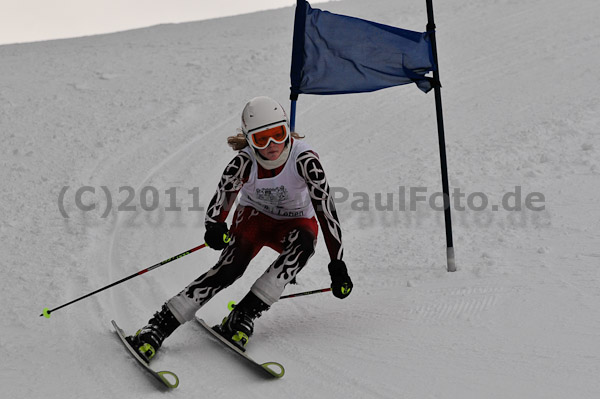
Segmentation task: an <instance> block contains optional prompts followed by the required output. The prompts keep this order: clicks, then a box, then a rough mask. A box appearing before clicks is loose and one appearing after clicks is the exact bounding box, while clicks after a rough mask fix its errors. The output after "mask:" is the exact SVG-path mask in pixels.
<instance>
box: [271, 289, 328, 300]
mask: <svg viewBox="0 0 600 399" xmlns="http://www.w3.org/2000/svg"><path fill="white" fill-rule="evenodd" d="M329 291H331V288H321V289H320V290H314V291H306V292H297V293H295V294H289V295H284V296H281V297H279V299H285V298H295V297H297V296H304V295H312V294H318V293H320V292H329Z"/></svg>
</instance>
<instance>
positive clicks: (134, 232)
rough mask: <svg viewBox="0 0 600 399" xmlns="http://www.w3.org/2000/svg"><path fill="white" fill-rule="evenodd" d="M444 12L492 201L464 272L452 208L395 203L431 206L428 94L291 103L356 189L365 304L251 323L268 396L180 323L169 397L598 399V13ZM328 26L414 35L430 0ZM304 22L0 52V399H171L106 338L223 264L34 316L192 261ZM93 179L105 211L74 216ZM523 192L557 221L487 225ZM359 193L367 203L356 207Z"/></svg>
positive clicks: (521, 214)
mask: <svg viewBox="0 0 600 399" xmlns="http://www.w3.org/2000/svg"><path fill="white" fill-rule="evenodd" d="M435 3H437V4H434V6H435V8H436V22H437V25H438V45H439V58H440V68H441V78H442V83H443V90H442V96H443V101H444V116H445V122H446V132H447V149H448V166H449V171H450V184H451V188H453V189H454V188H459V189H460V190H461V192H462V193H464V194H466V196H467V197H468V196H469V195H470V194H472V193H482V194H483V193H484V194H485V195H487V198H489V206H488V207H487V208H486V209H485V210H481V211H475V210H472V209H469V207H466V209H464V210H462V211H459V210H453V222H454V238H455V247H456V254H457V265H458V267H459V271H458V272H456V273H447V272H446V271H445V239H444V230H443V216H442V214H441V212H437V211H434V210H432V209H430V207H429V206H427V204H426V203H422V202H421V203H419V204H418V207H417V209H416V210H415V211H404V212H401V211H400V210H399V209H398V208H399V206H400V198H399V195H398V194H397V193H398V192H399V190H400V187H406V190H409V188H410V187H423V188H426V189H427V195H428V196H430V195H431V194H433V193H434V192H436V191H439V190H440V187H441V183H440V177H439V161H438V159H439V158H438V149H437V135H436V125H435V109H434V102H433V94H432V93H431V94H428V95H425V94H423V93H421V92H420V91H419V90H417V89H416V88H415V87H407V86H405V87H399V88H393V89H387V90H383V91H379V92H375V93H371V94H361V95H346V96H330V97H319V96H301V98H300V101H299V102H298V112H299V114H298V120H297V130H298V131H300V132H301V133H304V134H306V136H307V141H308V142H310V143H311V144H312V145H313V146H314V147H315V148H316V149H317V151H318V152H319V153H320V155H321V158H322V161H323V163H324V166H325V168H326V170H327V173H328V176H329V180H330V183H331V185H332V186H335V187H336V188H337V190H338V194H339V195H340V196H343V194H344V192H347V193H348V198H347V199H346V200H345V201H340V203H339V204H338V210H339V215H340V218H341V222H342V225H343V228H344V240H345V260H346V262H347V264H348V267H349V269H350V271H351V276H352V278H353V280H354V282H355V291H354V292H353V294H352V295H351V296H350V297H348V298H347V299H346V300H344V301H340V300H337V299H336V298H334V297H333V296H331V295H329V294H321V295H314V296H310V297H304V298H295V299H286V300H282V301H281V302H280V303H278V304H276V305H275V306H274V307H273V308H272V309H271V310H270V311H269V312H267V313H266V314H265V315H264V316H263V317H262V318H261V319H260V322H259V323H257V328H256V330H257V331H256V333H255V336H254V338H253V343H252V347H251V348H250V349H249V353H250V354H251V355H253V356H254V357H256V358H257V359H258V360H265V361H266V360H277V361H281V362H282V363H283V364H284V365H285V366H286V376H285V377H284V378H283V379H282V380H279V381H265V380H262V379H259V378H256V376H255V375H254V374H253V373H251V372H249V371H248V370H247V368H246V367H245V365H244V364H242V363H239V362H237V360H236V359H235V358H234V357H232V356H230V355H229V354H228V353H226V352H224V350H223V349H222V348H221V347H219V346H218V345H216V344H215V343H214V342H211V341H210V340H209V339H207V338H206V337H205V336H204V335H201V334H200V333H199V328H198V327H197V326H195V325H193V324H189V325H186V326H184V327H182V328H180V329H179V330H178V331H177V332H176V333H175V334H174V335H173V336H172V337H171V338H169V340H168V341H166V343H165V346H164V347H163V350H161V353H160V356H159V357H158V358H157V359H156V361H155V366H156V367H157V368H167V369H171V370H173V371H175V372H177V374H178V375H179V377H180V379H181V385H180V387H179V388H178V389H177V390H175V391H172V392H169V394H168V395H170V396H171V397H181V398H184V397H186V398H187V397H190V396H202V397H204V396H206V397H211V398H231V397H248V398H254V397H256V398H258V397H286V398H314V397H330V398H345V399H350V398H398V397H402V398H507V397H511V398H566V397H573V398H596V397H598V395H599V394H600V382H599V379H598V374H599V372H600V289H599V288H598V287H599V282H600V271H599V270H600V269H599V268H598V265H599V260H600V249H599V248H598V242H599V238H600V233H599V230H598V225H599V222H600V210H599V208H598V206H597V204H596V203H597V197H598V194H599V193H600V167H599V163H600V161H599V157H598V151H599V150H600V139H599V137H600V135H599V133H600V132H599V127H600V113H599V111H600V101H599V99H598V94H597V93H598V89H600V77H599V75H598V74H597V71H596V70H597V68H596V67H597V65H599V64H600V53H599V51H598V48H599V45H600V27H599V26H598V24H597V23H596V19H597V15H598V13H599V12H600V4H598V2H596V1H592V0H572V1H571V2H564V1H559V0H545V1H541V0H530V1H527V2H522V1H515V0H495V1H490V2H480V1H474V0H466V1H462V2H460V3H458V4H456V2H454V3H448V2H435ZM324 8H326V9H328V10H330V11H333V12H338V13H342V14H348V15H354V16H357V17H362V18H365V19H371V20H375V21H378V22H382V23H387V24H391V25H395V26H400V27H403V28H406V29H413V30H422V29H424V25H425V23H426V17H425V2H424V1H422V2H410V1H397V0H395V1H392V0H376V1H375V0H374V1H370V2H368V3H367V2H364V1H359V0H346V1H340V2H335V3H328V4H327V5H326V7H324ZM293 12H294V10H293V8H285V9H280V10H275V11H266V12H260V13H254V14H248V15H243V16H237V17H232V18H223V19H216V20H209V21H202V22H196V23H186V24H177V25H161V26H156V27H152V28H147V29H139V30H133V31H128V32H122V33H116V34H110V35H101V36H93V37H85V38H80V39H71V40H60V41H50V42H43V43H32V44H25V45H8V46H0V60H1V62H0V137H1V143H2V144H1V145H2V147H1V157H0V159H1V160H0V162H1V168H0V176H1V181H2V191H1V197H0V198H1V204H2V207H1V208H0V245H1V253H2V260H1V261H0V270H1V273H2V278H1V279H0V292H1V293H0V295H1V300H2V307H1V309H0V320H1V322H0V323H1V324H0V325H1V327H0V328H1V329H0V359H1V360H0V367H1V369H0V370H1V373H0V378H1V383H2V384H1V385H2V387H3V397H10V398H82V397H85V398H90V399H94V398H107V397H136V398H137V397H140V398H141V397H144V398H155V397H164V393H163V392H161V391H159V390H157V389H156V386H154V385H153V383H152V382H150V380H149V379H148V378H147V377H146V376H145V375H144V374H143V373H142V372H141V370H139V369H138V367H137V366H136V365H135V364H134V363H133V361H132V360H131V359H129V357H128V355H127V354H126V353H125V352H124V351H123V349H122V348H121V346H120V343H119V342H118V341H117V339H116V337H115V336H114V333H113V332H112V330H111V327H110V320H111V319H113V318H114V319H116V320H117V321H119V323H120V324H121V325H122V327H124V328H125V329H126V330H127V331H131V332H132V331H134V330H135V329H136V328H139V327H140V326H142V325H143V324H144V323H145V322H146V321H147V320H148V318H149V317H150V316H151V315H152V313H153V312H154V311H155V310H156V309H158V308H159V307H160V305H161V304H162V303H163V302H164V301H165V300H166V299H167V298H169V297H170V296H171V295H173V294H175V293H177V292H178V291H179V290H180V289H181V288H183V287H184V286H185V285H186V284H187V283H188V282H189V281H191V280H192V279H194V278H195V277H197V276H198V275H200V274H201V273H202V272H203V271H204V270H206V269H207V268H208V267H210V266H212V265H213V264H214V262H215V261H216V259H217V257H218V253H216V252H215V251H211V250H208V249H205V250H202V251H199V252H197V253H194V254H192V255H189V256H187V257H185V258H183V259H180V260H177V261H176V262H173V263H171V264H169V265H168V266H164V267H163V268H161V269H158V270H156V271H153V272H152V273H149V274H147V275H144V276H143V277H139V278H136V279H134V280H131V281H129V282H127V283H124V284H122V285H120V286H118V287H115V288H112V289H111V290H108V291H106V292H103V293H101V294H98V295H96V296H94V297H92V298H88V299H86V300H84V301H82V302H79V303H77V304H74V305H72V306H70V307H67V308H65V309H61V310H60V311H57V312H56V313H55V314H53V316H52V318H51V319H49V320H47V319H45V318H40V317H38V315H39V313H40V312H41V310H42V308H44V307H50V308H52V307H56V306H59V305H60V304H63V303H65V302H67V301H70V300H72V299H74V298H76V297H79V296H81V295H83V294H85V293H87V292H91V291H93V290H95V289H97V288H99V287H101V286H104V285H106V284H108V283H110V282H113V281H116V280H118V279H120V278H122V277H125V276H127V275H130V274H132V273H134V272H136V271H138V270H141V269H143V268H145V267H147V266H150V265H152V264H154V263H156V262H159V261H161V260H163V259H166V258H168V257H170V256H172V255H175V254H177V253H180V252H183V251H185V250H186V249H189V248H192V247H194V246H196V245H198V244H199V243H201V242H202V235H203V228H202V220H203V216H204V215H203V213H202V212H201V211H195V210H191V211H190V210H188V208H189V207H191V206H193V205H194V204H196V205H204V206H205V205H207V204H208V200H209V199H210V197H211V196H212V194H213V192H214V189H215V187H216V184H217V181H218V178H219V175H220V173H221V171H222V169H223V168H224V167H225V165H226V163H227V162H228V161H229V160H230V158H231V157H232V156H233V152H232V151H231V150H230V149H228V148H227V146H226V145H225V142H224V141H225V138H226V136H228V135H230V134H231V133H233V132H234V131H235V128H236V127H237V126H238V121H239V113H240V111H241V108H242V107H243V105H244V103H245V102H246V101H247V100H248V99H249V98H251V97H254V96H257V95H270V96H272V97H275V98H277V99H280V101H282V102H283V101H286V98H287V96H288V87H289V76H288V75H289V60H290V52H291V36H292V21H293ZM84 186H89V187H93V188H94V190H95V193H92V192H86V193H83V196H82V202H83V203H84V204H86V205H94V204H95V205H96V208H95V209H94V210H91V211H82V210H79V209H78V208H77V207H76V206H75V194H76V191H77V190H78V189H79V188H80V187H84ZM123 186H129V187H132V188H133V189H135V193H136V195H135V197H136V199H135V200H134V201H132V202H131V203H129V205H130V206H135V209H136V211H126V210H120V211H119V210H117V207H118V206H119V205H123V203H124V201H125V199H126V198H127V194H128V192H127V191H123V192H119V188H120V187H123ZM516 186H518V187H520V190H521V192H522V200H523V201H524V199H525V197H526V196H527V195H528V194H530V193H535V192H537V193H541V194H543V196H544V203H543V205H545V210H543V211H531V210H527V209H523V210H521V211H508V210H505V209H503V208H502V207H499V208H498V210H497V211H493V210H492V205H498V204H501V201H502V197H503V196H504V195H505V194H506V193H510V192H515V191H516V189H515V187H516ZM64 187H68V188H67V189H66V192H65V193H64V201H63V202H64V211H65V212H66V213H67V214H68V216H69V217H68V218H65V217H63V216H62V215H61V212H60V207H59V205H58V204H59V197H60V196H61V192H63V191H64V190H63V188H64ZM102 187H105V188H106V191H107V192H109V193H111V195H112V202H113V206H112V209H111V210H110V212H109V213H108V215H103V214H104V212H105V210H106V207H107V198H106V195H105V192H104V191H103V189H102ZM144 187H154V188H155V189H156V190H157V192H158V193H159V200H160V201H159V205H158V209H157V210H155V211H152V212H151V211H144V210H143V209H142V208H141V205H142V204H140V202H139V198H140V195H139V194H140V192H141V190H142V189H143V188H144ZM151 190H152V189H146V191H145V192H146V193H150V194H152V192H151ZM167 190H171V191H169V193H171V194H166V193H165V192H166V191H167ZM188 190H192V193H190V192H189V191H188ZM344 190H345V191H344ZM358 193H364V194H358ZM378 193H379V194H380V195H382V197H383V198H384V200H383V201H385V199H386V198H387V195H386V194H387V193H390V194H393V201H394V203H393V210H387V211H382V210H378V209H377V208H376V200H377V198H378V197H377V196H376V195H377V194H378ZM174 194H176V197H173V196H174ZM482 194H478V195H477V196H475V197H472V198H475V201H474V205H475V206H478V205H479V204H480V203H479V201H480V199H481V195H482ZM361 195H362V197H361ZM365 195H366V196H367V198H369V201H370V202H369V206H368V209H366V208H367V207H366V204H365V203H364V202H362V203H360V202H357V201H358V199H359V198H364V196H365ZM407 195H408V194H407ZM149 198H151V197H149ZM173 198H175V199H176V202H173V203H171V202H170V201H171V199H173ZM510 200H511V201H513V200H514V196H510ZM149 203H150V205H151V204H152V202H151V201H149ZM465 204H466V199H463V202H462V205H463V206H464V205H465ZM145 205H148V202H146V203H145ZM177 205H178V206H181V208H182V210H181V211H179V212H177V211H166V210H165V208H167V207H171V208H173V207H174V206H177ZM379 205H381V204H379ZM538 205H539V204H538ZM407 206H408V199H407ZM361 209H362V210H361ZM103 216H105V217H103ZM274 255H275V253H274V252H272V251H270V250H267V249H265V250H264V251H263V252H261V253H260V254H259V255H258V257H257V258H256V259H255V260H254V262H253V264H252V267H251V268H249V270H248V272H247V273H246V275H245V276H244V277H243V278H242V279H240V280H239V281H238V282H237V283H236V284H235V285H234V286H232V287H230V288H228V289H227V290H225V291H223V292H222V293H220V294H219V295H217V296H216V297H215V298H214V300H213V301H211V302H210V303H209V304H208V305H207V306H206V307H205V308H203V309H202V310H201V311H200V314H201V315H202V317H203V318H205V319H207V320H208V321H209V322H214V323H216V322H218V321H220V319H221V318H222V317H223V316H224V315H225V314H226V312H227V310H226V304H227V302H228V301H229V300H232V299H233V300H239V299H240V298H241V297H242V296H243V295H244V294H245V293H246V291H247V289H248V287H249V286H250V285H251V284H252V282H253V281H254V279H256V278H257V277H258V276H259V275H260V274H261V273H262V272H263V270H264V269H265V268H266V267H267V265H268V264H269V263H270V261H271V260H272V259H273V257H274ZM327 263H328V256H327V251H326V249H325V245H324V243H323V242H322V241H320V242H319V245H318V248H317V253H316V254H315V256H314V257H313V258H312V260H311V263H310V265H309V266H308V267H307V269H305V271H303V273H302V274H301V275H300V276H299V285H298V286H297V287H289V291H288V292H295V291H301V290H310V289H315V288H320V287H324V286H327V285H328V284H329V276H328V274H327V268H326V265H327Z"/></svg>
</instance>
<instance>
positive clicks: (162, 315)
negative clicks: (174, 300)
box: [126, 303, 181, 363]
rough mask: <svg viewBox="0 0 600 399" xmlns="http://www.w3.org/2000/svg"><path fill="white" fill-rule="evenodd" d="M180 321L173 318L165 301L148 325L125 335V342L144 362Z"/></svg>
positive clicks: (148, 360)
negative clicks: (129, 334)
mask: <svg viewBox="0 0 600 399" xmlns="http://www.w3.org/2000/svg"><path fill="white" fill-rule="evenodd" d="M180 325H181V323H179V321H178V320H177V319H176V318H175V316H174V315H173V313H171V310H170V309H169V307H168V306H167V304H166V303H165V304H164V305H163V306H162V309H161V310H160V312H156V313H155V314H154V317H152V318H151V319H150V320H149V321H148V325H146V326H145V327H142V328H141V329H139V330H138V331H137V332H136V333H135V334H134V335H131V336H129V337H127V338H126V339H127V342H129V345H131V346H132V347H133V348H134V349H135V350H137V352H138V354H139V355H140V357H141V358H142V359H144V360H145V361H146V363H150V360H152V358H154V356H155V355H156V351H158V349H159V348H160V346H161V345H162V343H163V341H164V340H165V338H167V337H168V336H169V335H171V333H172V332H173V331H175V329H176V328H177V327H179V326H180Z"/></svg>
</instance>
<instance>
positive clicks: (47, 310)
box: [40, 308, 52, 319]
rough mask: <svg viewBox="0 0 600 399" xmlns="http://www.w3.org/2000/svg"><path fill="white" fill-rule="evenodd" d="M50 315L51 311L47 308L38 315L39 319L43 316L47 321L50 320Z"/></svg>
mask: <svg viewBox="0 0 600 399" xmlns="http://www.w3.org/2000/svg"><path fill="white" fill-rule="evenodd" d="M50 313H52V311H51V310H50V309H48V308H44V311H43V312H42V314H41V315H40V317H42V316H44V317H45V318H47V319H49V318H50Z"/></svg>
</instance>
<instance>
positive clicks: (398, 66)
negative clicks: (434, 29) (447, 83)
mask: <svg viewBox="0 0 600 399" xmlns="http://www.w3.org/2000/svg"><path fill="white" fill-rule="evenodd" d="M434 69H435V65H434V61H433V53H432V48H431V41H430V38H429V33H427V32H425V33H420V32H414V31H410V30H405V29H400V28H395V27H393V26H388V25H382V24H378V23H375V22H371V21H366V20H364V19H359V18H354V17H348V16H344V15H338V14H333V13H330V12H328V11H322V10H319V9H315V8H312V7H311V6H310V4H308V2H306V1H305V0H298V3H297V6H296V16H295V22H294V41H293V49H292V68H291V72H290V77H291V83H292V87H291V91H292V94H301V93H305V94H344V93H361V92H369V91H375V90H379V89H383V88H386V87H391V86H398V85H403V84H408V83H416V84H417V86H418V87H419V89H421V90H422V91H424V92H425V93H427V92H428V91H429V90H431V88H432V84H431V82H430V79H429V78H427V77H426V76H425V75H426V74H427V73H428V72H429V71H433V70H434Z"/></svg>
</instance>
